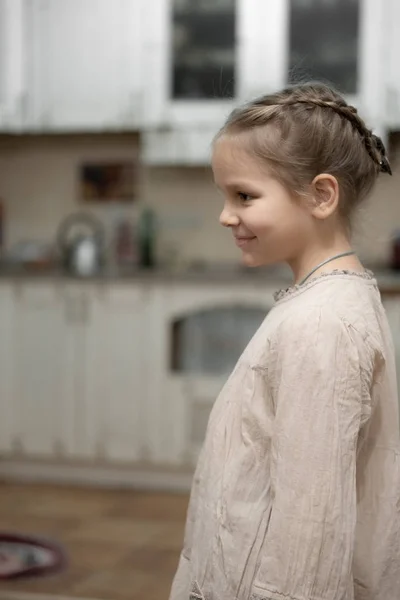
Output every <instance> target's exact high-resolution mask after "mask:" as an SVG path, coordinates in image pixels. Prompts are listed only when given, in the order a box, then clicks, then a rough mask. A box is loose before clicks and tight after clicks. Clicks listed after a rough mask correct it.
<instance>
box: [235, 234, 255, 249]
mask: <svg viewBox="0 0 400 600" xmlns="http://www.w3.org/2000/svg"><path fill="white" fill-rule="evenodd" d="M255 239H256V237H255V236H253V237H235V243H236V245H237V246H239V248H243V247H244V246H247V244H249V243H250V242H252V241H254V240H255Z"/></svg>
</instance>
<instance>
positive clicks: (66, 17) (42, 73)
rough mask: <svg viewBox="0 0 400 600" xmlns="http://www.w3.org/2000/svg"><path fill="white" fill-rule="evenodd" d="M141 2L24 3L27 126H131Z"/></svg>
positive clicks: (136, 119) (137, 99) (136, 111)
mask: <svg viewBox="0 0 400 600" xmlns="http://www.w3.org/2000/svg"><path fill="white" fill-rule="evenodd" d="M141 3H142V2H141V0H135V1H134V2H132V1H131V0H113V1H112V2H110V1H109V0H68V2H65V0H30V2H29V10H28V15H27V20H28V28H29V41H30V48H29V53H30V56H31V60H30V96H29V106H30V121H31V126H32V128H33V129H38V130H42V129H44V130H47V129H48V130H56V131H57V130H61V131H63V130H66V131H69V130H72V131H74V130H79V131H91V130H93V131H99V130H117V129H119V128H122V127H123V128H125V129H126V128H127V129H129V128H136V127H137V125H138V124H139V123H140V121H141V114H140V113H141V105H142V102H141V91H140V89H141V88H140V85H141V56H142V44H141V41H142V28H141V23H140V10H141Z"/></svg>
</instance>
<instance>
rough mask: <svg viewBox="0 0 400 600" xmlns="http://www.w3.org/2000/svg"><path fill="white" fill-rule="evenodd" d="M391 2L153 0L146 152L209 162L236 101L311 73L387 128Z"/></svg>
mask: <svg viewBox="0 0 400 600" xmlns="http://www.w3.org/2000/svg"><path fill="white" fill-rule="evenodd" d="M390 2H393V0H383V1H382V2H375V0H279V2H267V1H266V0H202V1H201V2H193V1H191V0H151V1H150V2H149V3H148V5H147V11H148V14H147V17H146V18H147V19H148V22H147V23H146V31H147V40H148V41H147V43H148V47H147V51H146V53H145V61H146V72H148V73H151V75H150V76H149V78H148V79H147V81H146V87H145V90H144V95H145V105H146V119H145V121H146V124H147V126H148V131H147V132H146V134H145V139H144V151H145V158H146V160H147V161H148V162H150V163H158V164H159V163H168V162H169V163H182V164H188V163H204V162H207V161H208V160H209V154H210V146H211V141H212V138H213V135H214V134H215V133H216V131H217V130H218V128H219V127H220V126H221V125H222V123H223V121H224V119H225V118H226V116H227V115H228V114H229V112H230V111H231V110H232V108H233V107H234V106H236V105H238V104H241V103H243V102H245V101H246V100H249V99H251V98H254V97H255V96H257V95H261V94H266V93H269V92H272V91H275V90H278V89H279V88H281V87H283V86H285V85H286V84H288V83H293V82H298V81H309V80H312V79H314V80H315V79H318V80H325V81H327V82H330V83H332V84H333V85H334V86H335V87H337V88H338V89H339V91H341V92H342V93H343V94H344V95H345V96H346V97H347V99H348V100H349V101H350V102H353V103H355V104H356V105H357V106H358V107H359V108H360V109H361V111H362V113H363V115H364V116H365V117H366V118H367V119H368V121H369V123H371V125H372V126H373V127H374V128H375V129H376V130H377V131H378V133H380V134H381V135H382V134H383V135H384V133H385V126H386V115H385V109H384V107H385V98H386V79H387V77H386V73H387V70H388V67H387V64H386V61H385V59H386V58H387V54H388V42H387V35H388V27H389V22H390V6H389V4H390ZM150 8H151V11H150ZM396 11H397V13H399V10H398V7H396ZM150 12H151V15H150ZM399 17H400V13H399ZM392 62H393V61H392ZM395 66H396V65H395V64H393V65H392V71H393V69H394V68H395ZM396 73H397V71H396ZM392 79H393V80H395V79H396V78H395V77H394V76H392ZM398 87H399V88H400V84H398ZM399 110H400V109H399Z"/></svg>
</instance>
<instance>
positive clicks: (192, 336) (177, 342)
mask: <svg viewBox="0 0 400 600" xmlns="http://www.w3.org/2000/svg"><path fill="white" fill-rule="evenodd" d="M265 316H266V311H265V310H264V309H261V308H253V307H250V308H249V307H241V306H237V307H226V308H225V307H218V308H213V309H209V310H204V311H201V312H196V313H193V314H188V315H186V316H184V317H182V318H181V319H178V320H176V321H175V323H174V324H173V326H172V353H171V357H172V360H171V368H172V370H173V371H178V372H182V373H187V374H188V373H191V374H203V375H223V374H229V373H230V371H232V369H233V368H234V366H235V364H236V362H237V360H238V359H239V357H240V355H241V354H242V352H243V350H244V349H245V347H246V346H247V344H248V342H249V341H250V339H251V338H252V336H253V335H254V333H255V332H256V331H257V329H258V327H259V326H260V325H261V323H262V321H263V320H264V319H265Z"/></svg>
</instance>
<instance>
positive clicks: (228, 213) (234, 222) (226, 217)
mask: <svg viewBox="0 0 400 600" xmlns="http://www.w3.org/2000/svg"><path fill="white" fill-rule="evenodd" d="M219 222H220V223H221V225H222V226H223V227H237V226H238V225H239V222H240V219H239V217H238V216H237V215H236V214H235V213H234V212H233V211H232V210H229V208H228V207H227V206H224V209H223V211H222V213H221V214H220V217H219Z"/></svg>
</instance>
